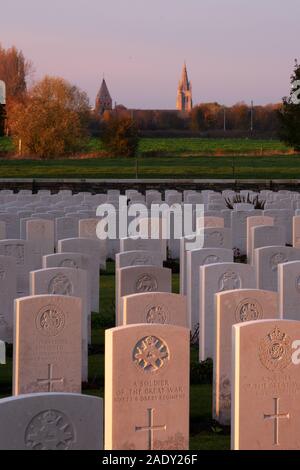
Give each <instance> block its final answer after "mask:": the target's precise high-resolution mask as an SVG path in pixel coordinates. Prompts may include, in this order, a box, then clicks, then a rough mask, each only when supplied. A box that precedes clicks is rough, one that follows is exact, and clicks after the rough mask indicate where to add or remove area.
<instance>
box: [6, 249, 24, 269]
mask: <svg viewBox="0 0 300 470" xmlns="http://www.w3.org/2000/svg"><path fill="white" fill-rule="evenodd" d="M4 254H5V255H6V256H13V257H14V258H15V259H16V263H17V265H23V264H24V256H25V248H24V245H21V244H10V245H4Z"/></svg>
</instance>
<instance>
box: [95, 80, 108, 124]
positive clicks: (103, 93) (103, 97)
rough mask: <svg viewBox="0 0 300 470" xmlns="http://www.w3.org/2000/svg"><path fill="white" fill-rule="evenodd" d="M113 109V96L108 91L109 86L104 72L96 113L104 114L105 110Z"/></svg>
mask: <svg viewBox="0 0 300 470" xmlns="http://www.w3.org/2000/svg"><path fill="white" fill-rule="evenodd" d="M111 109H112V98H111V96H110V93H109V91H108V87H107V84H106V81H105V78H104V74H103V79H102V83H101V87H100V90H99V92H98V94H97V98H96V105H95V112H96V114H99V115H102V114H103V113H104V111H106V110H111Z"/></svg>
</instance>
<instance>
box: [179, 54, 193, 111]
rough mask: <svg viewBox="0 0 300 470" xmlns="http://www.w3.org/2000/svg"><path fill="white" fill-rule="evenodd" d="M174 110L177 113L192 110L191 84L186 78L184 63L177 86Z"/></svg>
mask: <svg viewBox="0 0 300 470" xmlns="http://www.w3.org/2000/svg"><path fill="white" fill-rule="evenodd" d="M176 108H177V109H178V110H179V111H191V110H192V108H193V98H192V84H191V82H190V81H189V78H188V74H187V69H186V63H184V65H183V69H182V76H181V80H180V82H179V86H178V91H177V102H176Z"/></svg>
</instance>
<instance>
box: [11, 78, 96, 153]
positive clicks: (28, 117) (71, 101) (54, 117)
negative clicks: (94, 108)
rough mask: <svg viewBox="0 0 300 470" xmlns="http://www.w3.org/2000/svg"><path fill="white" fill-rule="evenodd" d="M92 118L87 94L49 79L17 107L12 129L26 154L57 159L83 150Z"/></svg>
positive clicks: (62, 82) (37, 86)
mask: <svg viewBox="0 0 300 470" xmlns="http://www.w3.org/2000/svg"><path fill="white" fill-rule="evenodd" d="M89 115H90V108H89V100H88V97H87V95H86V93H84V92H82V91H80V90H79V89H78V88H77V87H76V86H73V85H71V84H70V83H68V82H67V81H65V80H64V79H62V78H54V77H49V76H47V77H45V78H44V79H43V80H42V81H40V82H39V83H37V84H36V85H35V86H33V88H32V89H31V90H29V92H28V94H27V97H26V98H25V100H24V102H23V103H22V104H18V105H16V106H15V107H14V109H13V112H12V116H11V129H12V133H13V136H14V138H15V139H16V140H18V141H20V140H21V143H22V152H23V153H24V154H27V155H32V156H38V157H41V158H51V157H57V156H62V155H66V154H70V153H74V152H76V151H78V150H80V148H81V147H82V144H83V142H84V139H85V137H86V135H87V124H88V119H89Z"/></svg>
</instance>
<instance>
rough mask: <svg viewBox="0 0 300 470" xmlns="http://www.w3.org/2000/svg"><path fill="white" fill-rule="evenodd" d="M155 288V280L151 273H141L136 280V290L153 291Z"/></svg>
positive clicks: (156, 285)
mask: <svg viewBox="0 0 300 470" xmlns="http://www.w3.org/2000/svg"><path fill="white" fill-rule="evenodd" d="M157 288H158V283H157V280H156V279H155V277H154V276H152V275H151V274H142V275H141V276H139V278H138V279H137V281H136V292H153V291H156V290H157Z"/></svg>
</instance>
